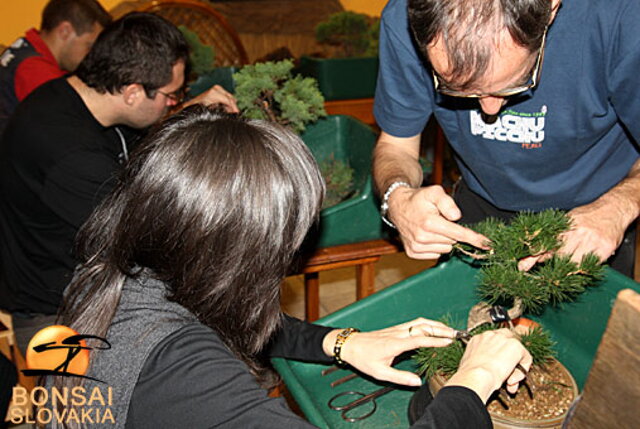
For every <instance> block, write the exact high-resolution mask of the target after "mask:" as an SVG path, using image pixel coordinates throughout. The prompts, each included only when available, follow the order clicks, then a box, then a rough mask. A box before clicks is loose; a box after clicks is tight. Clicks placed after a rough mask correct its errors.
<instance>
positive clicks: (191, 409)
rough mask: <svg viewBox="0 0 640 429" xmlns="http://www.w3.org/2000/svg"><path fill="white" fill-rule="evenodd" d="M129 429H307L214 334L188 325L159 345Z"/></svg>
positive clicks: (139, 390) (140, 383) (140, 387)
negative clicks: (208, 428)
mask: <svg viewBox="0 0 640 429" xmlns="http://www.w3.org/2000/svg"><path fill="white" fill-rule="evenodd" d="M125 427H126V428H136V429H141V428H149V429H156V428H159V427H166V428H206V427H229V428H256V427H260V428H278V429H280V428H288V429H293V428H309V427H313V426H311V424H309V422H307V421H305V420H303V419H302V418H300V417H299V416H297V415H295V414H294V413H293V412H292V411H291V410H289V408H288V407H287V405H286V403H285V401H284V399H283V398H270V397H268V396H267V391H266V390H265V389H263V388H261V387H260V386H259V385H258V383H257V381H256V379H255V377H254V376H253V375H252V374H251V373H250V372H249V368H248V367H247V365H245V363H244V362H242V361H241V360H239V359H238V358H237V357H236V356H235V355H233V353H231V351H230V350H229V349H228V348H227V347H226V346H225V345H224V344H223V343H222V341H221V340H220V338H219V337H218V336H217V334H216V333H215V332H214V331H212V330H211V329H209V328H207V327H205V326H203V325H198V324H193V325H188V326H186V327H184V328H182V329H180V330H178V331H177V332H175V333H173V334H171V335H169V336H168V337H167V338H165V339H164V340H163V341H162V342H161V343H160V344H158V345H157V346H156V347H155V348H154V349H153V351H152V352H151V354H150V355H149V357H148V358H147V360H146V361H145V364H144V366H143V368H142V371H141V373H140V377H139V378H138V382H137V384H136V386H135V389H134V391H133V395H132V398H131V403H130V404H129V411H128V415H127V421H126V426H125Z"/></svg>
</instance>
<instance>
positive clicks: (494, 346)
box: [447, 329, 532, 403]
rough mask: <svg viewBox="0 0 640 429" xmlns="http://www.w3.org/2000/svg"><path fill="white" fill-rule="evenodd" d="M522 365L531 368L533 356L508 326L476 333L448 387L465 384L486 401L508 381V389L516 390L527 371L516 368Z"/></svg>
mask: <svg viewBox="0 0 640 429" xmlns="http://www.w3.org/2000/svg"><path fill="white" fill-rule="evenodd" d="M517 364H520V365H522V367H523V368H524V369H525V370H527V371H529V368H531V364H532V358H531V355H530V354H529V352H528V351H527V350H526V349H525V348H524V346H523V345H522V343H520V340H518V339H517V338H516V337H515V335H514V334H513V333H512V332H511V331H509V330H508V329H498V330H495V331H487V332H484V333H482V334H480V335H475V336H474V337H473V338H471V340H470V341H469V344H467V348H466V350H465V352H464V355H463V356H462V360H461V361H460V366H459V367H458V371H457V372H456V373H455V374H454V375H453V376H452V377H451V378H450V379H449V381H448V382H447V386H464V387H468V388H469V389H471V390H473V391H475V392H476V393H477V394H478V396H479V397H480V399H482V401H483V402H485V403H486V402H487V399H489V397H490V396H491V394H492V393H493V392H494V391H495V390H497V389H499V388H500V386H502V384H503V383H504V382H505V381H506V382H507V390H508V391H509V392H510V393H515V392H516V391H517V390H518V384H519V383H520V382H521V381H522V380H523V379H524V377H525V376H526V374H524V373H523V372H522V371H521V370H519V369H516V365H517Z"/></svg>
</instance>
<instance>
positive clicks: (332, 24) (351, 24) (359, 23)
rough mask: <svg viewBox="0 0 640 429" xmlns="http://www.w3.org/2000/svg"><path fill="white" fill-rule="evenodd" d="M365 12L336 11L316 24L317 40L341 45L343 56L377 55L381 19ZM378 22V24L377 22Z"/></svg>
mask: <svg viewBox="0 0 640 429" xmlns="http://www.w3.org/2000/svg"><path fill="white" fill-rule="evenodd" d="M371 21H372V20H371V19H370V18H369V17H368V16H367V15H364V14H361V13H356V12H350V11H344V12H338V13H334V14H332V15H330V16H329V18H328V19H327V20H326V21H323V22H321V23H319V24H318V25H317V26H316V40H317V41H318V42H320V43H326V44H328V45H333V46H339V47H340V48H341V49H342V56H344V57H345V58H348V57H360V56H365V55H371V54H372V53H373V55H377V53H378V46H377V43H378V36H379V34H380V23H379V20H373V22H371ZM376 23H377V24H376Z"/></svg>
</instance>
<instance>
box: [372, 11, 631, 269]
mask: <svg viewBox="0 0 640 429" xmlns="http://www.w3.org/2000/svg"><path fill="white" fill-rule="evenodd" d="M638 19H640V2H637V1H634V0H610V1H606V2H604V1H599V0H565V1H564V2H561V0H502V1H497V0H496V1H487V0H446V1H445V0H391V1H389V3H388V4H387V6H386V8H385V10H384V12H383V17H382V23H381V35H380V73H379V76H378V85H377V89H376V101H375V109H374V112H375V116H376V119H377V122H378V124H379V125H380V127H381V129H382V133H381V136H380V138H379V141H378V144H377V146H376V149H375V154H374V177H375V180H376V185H377V187H378V190H379V191H380V194H381V197H382V200H383V201H382V214H383V219H385V221H387V222H388V223H389V224H391V225H392V226H394V227H397V229H398V231H399V233H400V236H401V238H402V240H403V243H404V245H405V250H406V252H407V254H408V255H409V256H412V257H415V258H421V259H429V258H437V257H439V256H440V255H442V254H446V253H448V252H449V251H451V248H452V246H453V245H454V244H455V243H456V242H465V243H470V244H472V245H474V246H478V247H483V246H485V245H486V244H485V240H486V238H485V237H484V236H482V235H480V234H477V233H475V232H474V231H472V230H471V229H468V228H465V227H463V226H461V225H460V224H459V223H458V222H460V223H467V224H469V223H475V222H478V221H480V220H482V219H483V218H486V217H488V216H493V217H498V218H502V219H509V218H510V217H511V216H513V215H514V214H515V213H516V212H518V211H521V210H533V211H540V210H544V209H547V208H558V209H564V210H568V212H569V214H570V216H571V218H572V220H573V227H572V230H571V231H569V232H568V233H566V234H565V235H564V236H563V246H562V248H561V249H560V252H562V253H566V254H572V255H573V259H574V260H580V259H581V258H582V256H583V255H584V254H585V253H588V252H595V253H596V254H597V255H598V256H599V257H600V259H601V260H602V261H606V260H608V262H609V263H610V264H611V265H612V266H613V267H614V268H616V269H617V270H619V271H621V272H623V273H624V274H626V275H628V276H632V274H633V261H634V252H635V249H634V248H635V228H634V226H635V222H634V220H635V219H636V218H637V216H638V214H639V210H640V209H639V207H640V177H639V174H640V162H639V161H638V147H637V142H638V138H640V121H638V118H639V117H640V97H638V96H637V94H636V91H637V88H638V80H639V78H640V73H639V71H640V49H639V48H638V47H639V46H640V32H639V31H637V29H636V25H637V22H638ZM431 115H434V116H435V118H436V119H437V121H438V123H439V124H440V126H441V127H442V128H443V130H444V133H445V135H446V137H447V140H448V141H449V143H450V145H451V147H452V149H453V151H454V154H455V157H456V160H457V162H458V166H459V168H460V171H461V173H462V179H461V181H460V183H458V185H457V187H456V190H455V192H454V196H453V198H451V197H449V196H448V195H446V194H445V192H444V191H443V189H442V187H440V186H427V187H422V188H421V187H420V185H421V182H422V172H421V169H420V166H419V164H418V154H419V146H420V134H421V132H422V130H423V128H424V126H425V124H426V122H427V120H428V119H429V117H430V116H431ZM612 255H614V256H613V257H612ZM546 256H547V255H540V256H538V257H535V258H530V259H527V260H523V261H521V262H520V267H521V268H522V269H529V268H530V267H532V266H533V265H534V264H535V263H536V262H538V261H539V260H540V259H541V258H544V257H546Z"/></svg>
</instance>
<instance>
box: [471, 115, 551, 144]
mask: <svg viewBox="0 0 640 429" xmlns="http://www.w3.org/2000/svg"><path fill="white" fill-rule="evenodd" d="M469 114H470V122H471V135H474V136H482V138H483V139H486V140H496V141H501V142H507V143H515V144H520V145H522V148H523V149H539V148H541V147H542V142H543V141H544V126H545V116H546V114H547V106H542V108H541V109H540V112H534V113H524V112H516V111H515V110H513V109H507V110H505V111H504V112H502V113H501V114H500V116H499V117H498V119H497V120H496V121H495V122H494V123H493V124H487V123H485V122H484V121H483V120H482V117H481V115H480V112H479V111H478V110H472V111H471V112H469Z"/></svg>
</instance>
